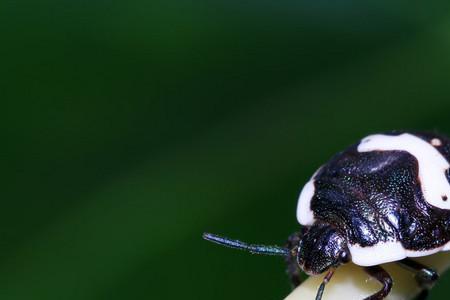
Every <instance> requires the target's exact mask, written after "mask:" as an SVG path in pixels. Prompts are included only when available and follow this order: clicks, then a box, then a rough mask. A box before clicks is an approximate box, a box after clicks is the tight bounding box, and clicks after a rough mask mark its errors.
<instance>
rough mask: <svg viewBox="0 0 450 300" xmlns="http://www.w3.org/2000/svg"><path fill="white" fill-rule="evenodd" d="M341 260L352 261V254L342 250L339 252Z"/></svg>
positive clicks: (344, 261) (343, 261)
mask: <svg viewBox="0 0 450 300" xmlns="http://www.w3.org/2000/svg"><path fill="white" fill-rule="evenodd" d="M339 261H340V262H342V263H348V262H349V261H350V255H349V253H348V252H347V251H342V252H341V253H340V254H339Z"/></svg>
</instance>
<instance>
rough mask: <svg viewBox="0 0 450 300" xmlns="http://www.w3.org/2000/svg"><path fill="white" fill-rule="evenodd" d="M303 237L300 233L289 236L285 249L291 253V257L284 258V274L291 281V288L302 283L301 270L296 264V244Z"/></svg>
mask: <svg viewBox="0 0 450 300" xmlns="http://www.w3.org/2000/svg"><path fill="white" fill-rule="evenodd" d="M302 236H303V233H302V232H295V233H293V234H291V235H290V236H289V238H288V240H287V243H286V248H287V249H289V250H290V251H291V255H288V256H286V259H285V260H286V264H287V267H286V273H287V275H288V277H289V280H290V281H291V284H292V288H296V287H297V286H299V285H300V284H301V283H302V281H303V280H302V269H300V266H299V265H298V262H297V253H298V244H299V243H300V239H301V237H302Z"/></svg>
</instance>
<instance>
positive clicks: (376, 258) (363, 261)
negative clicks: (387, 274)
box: [348, 241, 450, 267]
mask: <svg viewBox="0 0 450 300" xmlns="http://www.w3.org/2000/svg"><path fill="white" fill-rule="evenodd" d="M348 249H349V250H350V253H351V255H352V261H353V263H355V264H357V265H359V266H365V267H368V266H375V265H379V264H384V263H388V262H393V261H398V260H401V259H403V258H405V257H422V256H428V255H431V254H434V253H437V252H440V251H448V250H450V242H448V243H447V244H444V245H442V246H441V247H437V248H433V249H429V250H422V251H414V250H406V249H405V248H403V246H402V244H401V243H400V242H398V241H389V242H380V243H378V244H375V245H373V246H369V247H361V246H360V245H358V244H354V245H351V244H349V245H348Z"/></svg>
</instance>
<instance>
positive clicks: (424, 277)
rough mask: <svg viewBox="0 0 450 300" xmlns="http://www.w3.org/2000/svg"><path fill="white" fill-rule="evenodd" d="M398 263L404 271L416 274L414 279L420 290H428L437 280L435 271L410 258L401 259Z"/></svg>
mask: <svg viewBox="0 0 450 300" xmlns="http://www.w3.org/2000/svg"><path fill="white" fill-rule="evenodd" d="M398 263H399V264H400V265H401V266H403V267H405V268H406V269H408V270H410V271H413V272H416V275H415V278H416V281H417V283H418V284H419V286H420V287H421V288H424V289H429V288H431V287H432V286H433V284H434V283H436V281H437V280H438V279H439V274H438V273H437V272H436V271H435V270H433V269H432V268H429V267H427V266H425V265H423V264H421V263H419V262H417V261H415V260H412V259H410V258H405V259H402V260H400V261H398Z"/></svg>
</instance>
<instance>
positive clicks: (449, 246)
mask: <svg viewBox="0 0 450 300" xmlns="http://www.w3.org/2000/svg"><path fill="white" fill-rule="evenodd" d="M449 250H450V242H447V244H445V245H444V247H443V248H442V251H449Z"/></svg>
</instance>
